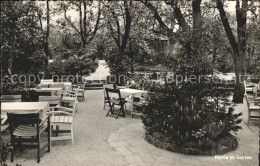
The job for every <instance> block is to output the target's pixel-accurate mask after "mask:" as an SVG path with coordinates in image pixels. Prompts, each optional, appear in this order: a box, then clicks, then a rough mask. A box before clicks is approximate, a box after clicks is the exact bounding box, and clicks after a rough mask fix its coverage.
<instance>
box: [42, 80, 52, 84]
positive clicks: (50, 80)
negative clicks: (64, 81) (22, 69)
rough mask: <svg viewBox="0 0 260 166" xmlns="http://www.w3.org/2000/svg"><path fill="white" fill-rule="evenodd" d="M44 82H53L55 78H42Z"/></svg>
mask: <svg viewBox="0 0 260 166" xmlns="http://www.w3.org/2000/svg"><path fill="white" fill-rule="evenodd" d="M42 82H48V83H53V79H42V80H41V83H42Z"/></svg>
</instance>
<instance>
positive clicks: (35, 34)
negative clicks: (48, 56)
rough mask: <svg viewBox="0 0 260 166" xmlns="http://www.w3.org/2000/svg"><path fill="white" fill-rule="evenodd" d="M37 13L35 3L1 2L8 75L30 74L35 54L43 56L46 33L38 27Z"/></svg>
mask: <svg viewBox="0 0 260 166" xmlns="http://www.w3.org/2000/svg"><path fill="white" fill-rule="evenodd" d="M37 10H38V7H37V5H36V3H35V2H1V45H2V47H1V54H2V55H3V70H4V73H9V74H12V73H14V72H16V71H17V72H19V71H23V72H28V71H29V70H30V68H31V65H32V62H31V61H32V60H33V59H34V53H35V52H38V53H37V54H41V52H42V33H41V31H40V27H39V25H38V21H39V20H38V17H37V15H36V13H37ZM25 64H26V65H25ZM39 67H40V66H39Z"/></svg>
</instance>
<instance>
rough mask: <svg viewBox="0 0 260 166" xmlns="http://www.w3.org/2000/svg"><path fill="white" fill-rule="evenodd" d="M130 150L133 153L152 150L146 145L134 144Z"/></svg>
mask: <svg viewBox="0 0 260 166" xmlns="http://www.w3.org/2000/svg"><path fill="white" fill-rule="evenodd" d="M129 150H130V151H131V152H133V153H141V152H149V151H150V149H149V148H147V146H146V145H138V146H137V145H136V146H132V147H129Z"/></svg>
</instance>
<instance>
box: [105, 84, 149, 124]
mask: <svg viewBox="0 0 260 166" xmlns="http://www.w3.org/2000/svg"><path fill="white" fill-rule="evenodd" d="M103 91H104V106H103V109H105V108H106V107H108V109H109V110H108V112H107V114H106V116H108V115H115V116H116V119H117V118H118V116H119V115H121V116H123V117H125V111H130V114H131V117H133V115H142V108H143V107H144V104H145V96H146V94H147V92H148V91H145V90H139V89H130V88H126V87H120V88H118V87H116V86H115V85H113V84H107V85H103ZM115 110H117V111H116V112H115Z"/></svg>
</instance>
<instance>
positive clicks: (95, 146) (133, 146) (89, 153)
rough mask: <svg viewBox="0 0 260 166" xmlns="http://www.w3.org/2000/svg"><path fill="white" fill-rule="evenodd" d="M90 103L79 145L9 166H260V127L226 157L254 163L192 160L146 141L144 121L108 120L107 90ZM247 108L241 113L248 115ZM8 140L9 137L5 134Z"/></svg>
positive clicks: (19, 158) (92, 94) (32, 154)
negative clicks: (259, 156) (104, 108)
mask: <svg viewBox="0 0 260 166" xmlns="http://www.w3.org/2000/svg"><path fill="white" fill-rule="evenodd" d="M85 96H86V101H83V102H80V103H79V105H78V112H77V113H76V116H75V126H74V133H75V134H74V135H75V144H74V145H72V144H71V141H59V142H54V143H53V144H52V148H51V152H50V153H45V154H44V155H43V156H42V158H41V162H40V163H39V164H37V162H36V150H34V149H32V150H31V149H27V150H25V151H23V152H22V153H19V152H18V153H17V154H16V156H15V159H14V162H13V163H10V159H8V166H9V165H10V166H11V165H16V164H21V165H23V166H33V165H39V166H47V165H48V166H81V165H82V166H93V165H102V166H127V165H130V166H136V165H145V166H146V165H148V166H149V165H160V166H161V165H176V166H181V165H223V166H224V165H231V166H233V165H234V166H237V165H243V166H244V165H245V166H249V165H258V148H259V143H258V141H259V138H258V136H259V134H258V133H259V130H258V125H257V124H250V125H249V126H248V125H246V124H244V122H243V124H242V127H243V130H241V131H240V132H239V133H238V137H239V138H240V140H239V147H238V149H237V150H236V151H233V152H230V153H228V154H226V156H228V157H229V156H234V157H236V156H250V157H251V159H247V160H246V159H244V160H242V159H240V160H238V159H233V160H231V159H227V160H223V159H222V160H221V159H215V157H214V156H189V155H184V154H179V153H173V152H168V151H166V150H162V149H159V148H156V147H154V146H153V145H150V144H149V143H147V142H146V141H145V140H144V129H143V128H142V123H141V120H140V118H131V117H130V115H127V117H126V118H122V117H119V118H118V119H115V118H114V117H106V116H105V115H106V111H104V110H103V109H102V108H103V90H89V91H86V92H85ZM246 110H247V109H246V105H245V104H243V105H239V106H238V109H237V111H242V112H244V115H243V117H244V118H245V117H246V116H247V115H246ZM3 134H4V136H5V137H6V138H7V139H8V137H9V133H8V131H6V132H5V133H3Z"/></svg>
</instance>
